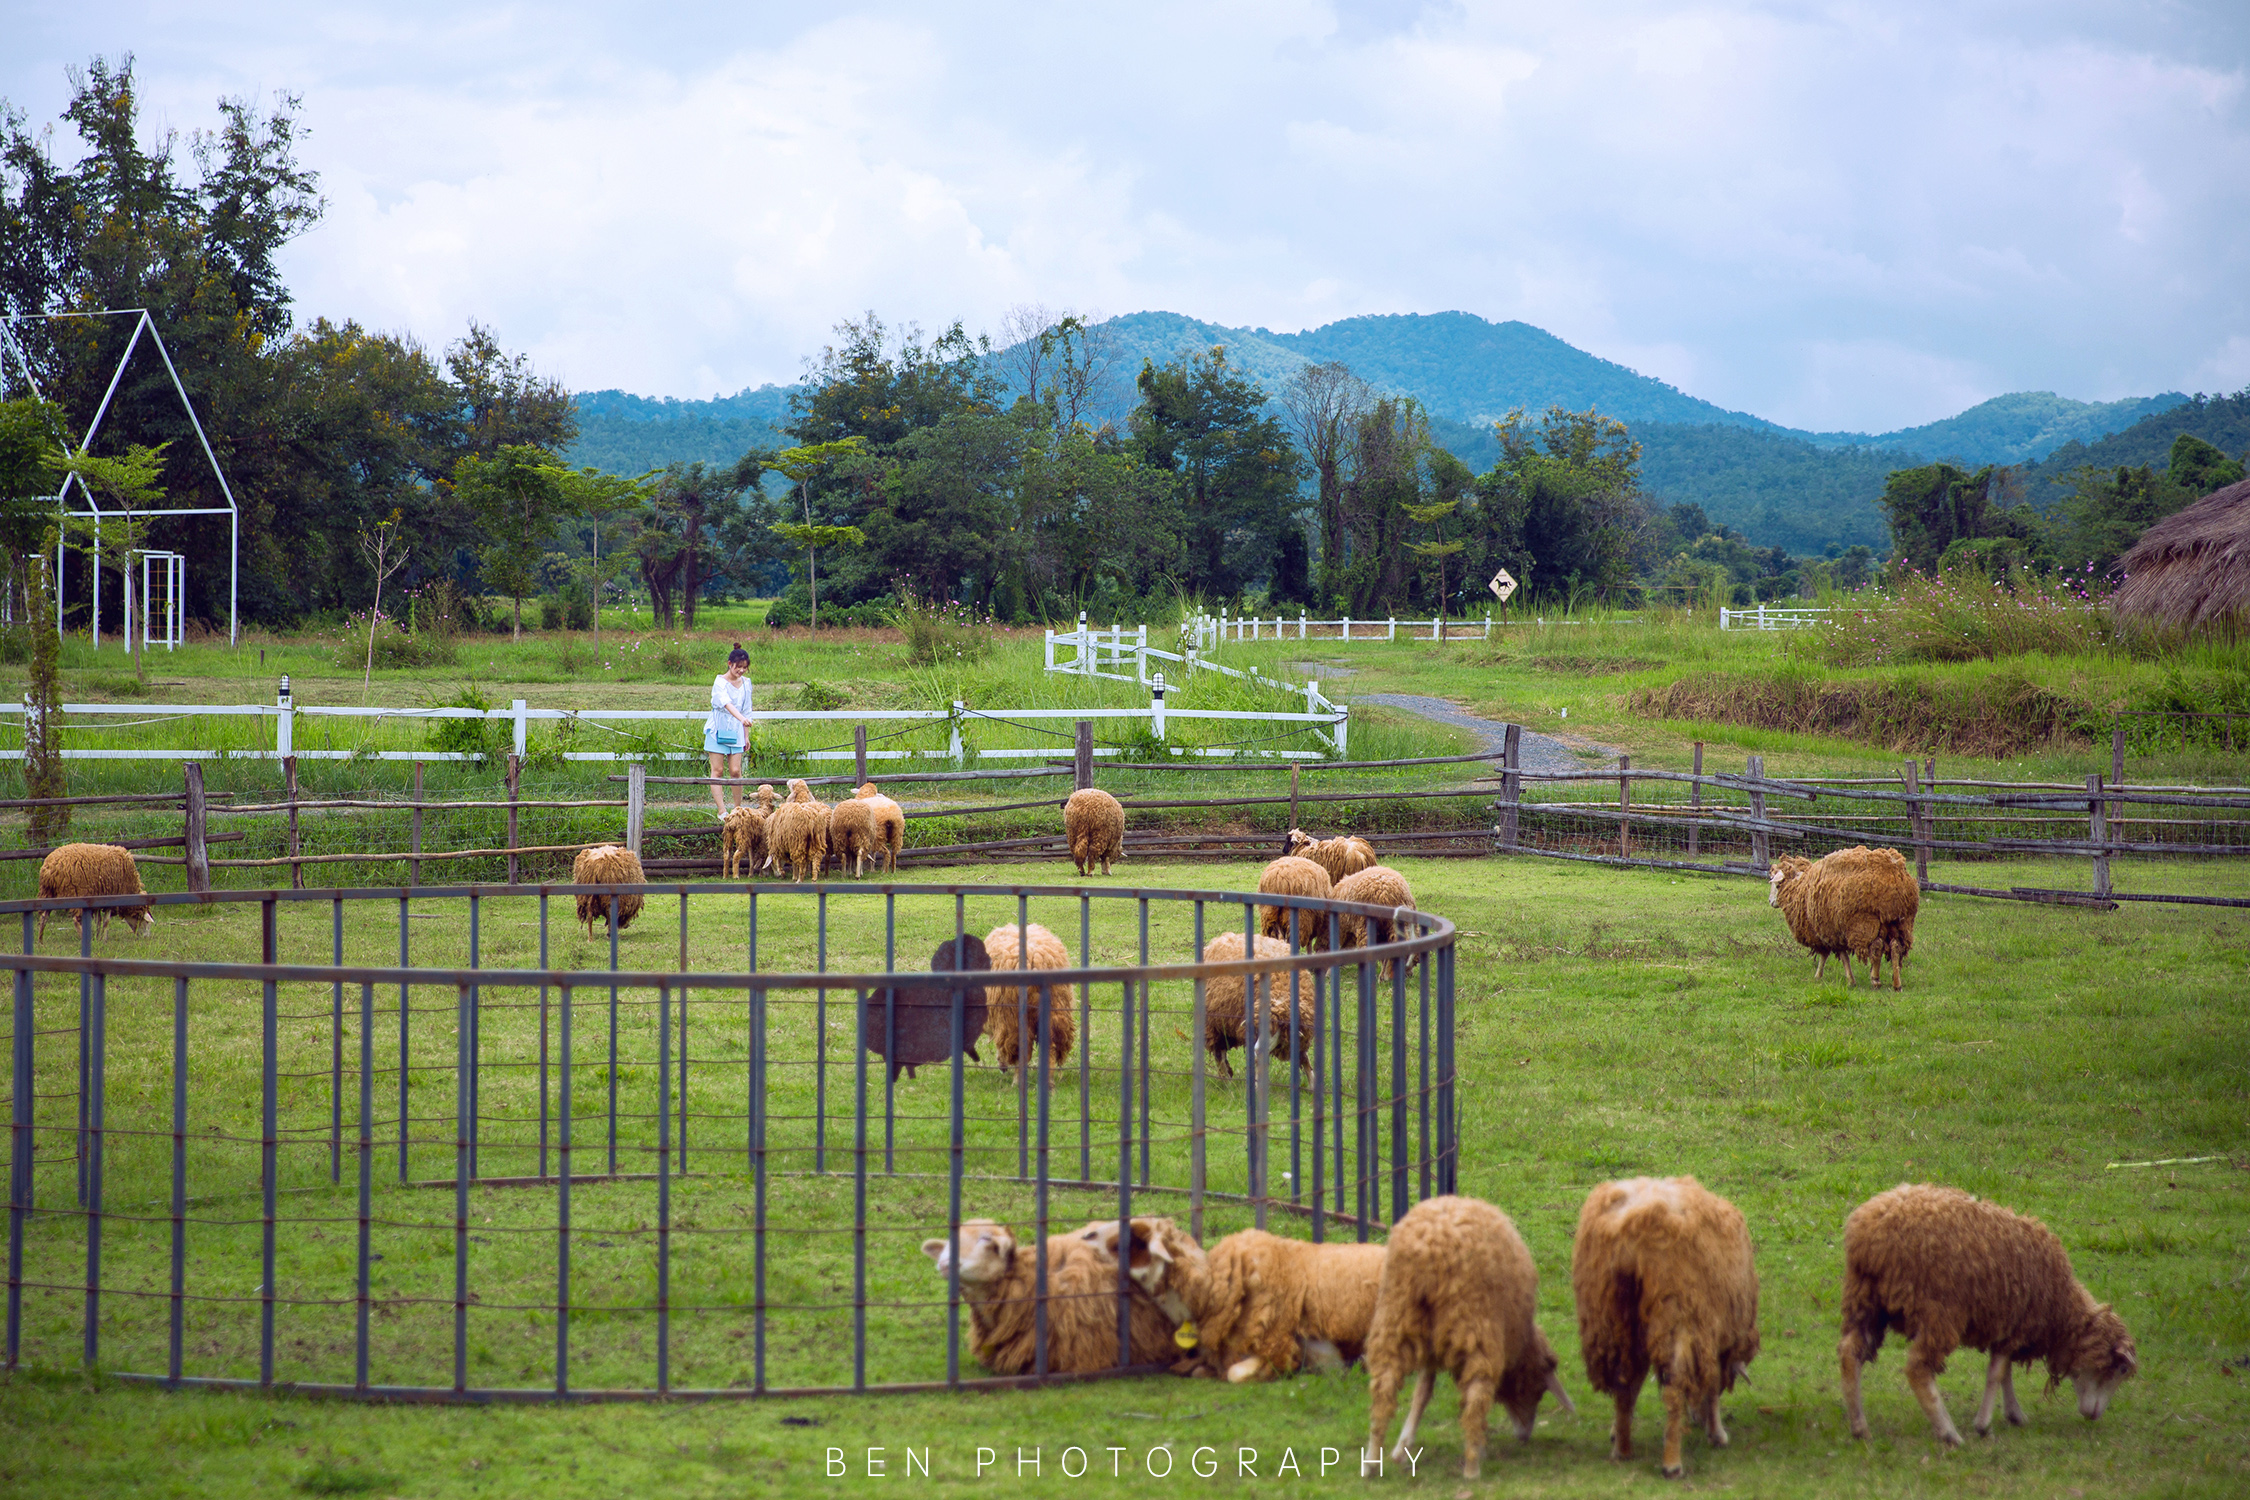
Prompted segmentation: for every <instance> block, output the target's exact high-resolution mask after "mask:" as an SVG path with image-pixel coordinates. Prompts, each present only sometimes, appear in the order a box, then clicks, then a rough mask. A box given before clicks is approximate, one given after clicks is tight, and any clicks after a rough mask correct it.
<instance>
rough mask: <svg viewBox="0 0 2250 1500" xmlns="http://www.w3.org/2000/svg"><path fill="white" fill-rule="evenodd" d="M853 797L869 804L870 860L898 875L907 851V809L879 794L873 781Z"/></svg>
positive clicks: (885, 870) (884, 869)
mask: <svg viewBox="0 0 2250 1500" xmlns="http://www.w3.org/2000/svg"><path fill="white" fill-rule="evenodd" d="M852 795H853V796H854V797H857V798H859V799H861V800H863V801H865V802H866V803H867V806H868V808H869V820H870V822H871V823H872V824H873V829H874V837H873V838H872V839H871V840H870V841H869V844H868V849H867V857H868V858H869V859H871V860H874V861H876V862H877V863H879V864H880V865H881V866H882V867H883V873H884V874H886V875H896V874H897V873H898V857H899V854H900V852H901V851H903V850H904V849H905V848H906V810H905V809H904V808H902V807H900V806H899V805H898V804H897V803H896V802H893V801H892V800H891V799H890V798H888V797H886V796H884V795H883V794H882V793H881V792H879V791H877V790H876V789H875V783H874V782H872V781H870V782H868V783H867V784H866V785H864V786H862V787H861V788H860V789H859V790H858V791H856V792H854V793H852Z"/></svg>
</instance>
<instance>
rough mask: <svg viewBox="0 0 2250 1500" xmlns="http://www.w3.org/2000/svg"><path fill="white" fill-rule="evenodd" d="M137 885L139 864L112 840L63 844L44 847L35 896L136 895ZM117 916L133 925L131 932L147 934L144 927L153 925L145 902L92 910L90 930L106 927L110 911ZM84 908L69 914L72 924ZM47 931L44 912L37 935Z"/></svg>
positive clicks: (76, 923)
mask: <svg viewBox="0 0 2250 1500" xmlns="http://www.w3.org/2000/svg"><path fill="white" fill-rule="evenodd" d="M142 894H145V893H144V892H143V891H142V889H141V871H140V866H138V865H136V864H134V863H133V851H132V850H130V849H121V848H119V847H118V846H117V845H115V844H63V845H61V846H59V847H57V848H54V849H50V850H48V851H47V857H46V858H45V859H43V860H41V861H40V862H39V899H40V900H42V901H47V900H53V899H55V898H57V897H68V896H138V895H142ZM113 913H114V915H116V916H118V917H121V918H123V919H124V921H125V925H126V926H128V927H130V928H132V929H133V936H135V937H147V936H148V930H149V929H150V928H151V927H154V926H155V925H156V918H154V917H152V916H150V915H149V911H148V908H147V907H146V906H120V907H114V908H105V909H101V910H97V911H95V912H94V930H95V931H96V932H98V933H106V932H108V931H109V919H110V917H111V915H112V914H113ZM85 915H86V913H85V910H84V909H80V910H78V911H74V912H72V913H71V914H70V924H71V926H73V927H77V926H79V924H80V923H81V922H82V921H84V920H85ZM46 935H47V913H46V912H41V913H40V914H39V926H38V936H39V937H45V936H46Z"/></svg>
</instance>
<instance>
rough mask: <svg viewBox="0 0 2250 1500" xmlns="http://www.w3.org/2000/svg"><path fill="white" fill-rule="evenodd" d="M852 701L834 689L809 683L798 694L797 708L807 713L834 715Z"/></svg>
mask: <svg viewBox="0 0 2250 1500" xmlns="http://www.w3.org/2000/svg"><path fill="white" fill-rule="evenodd" d="M850 701H851V700H850V699H849V698H848V697H846V696H845V695H844V694H842V693H840V692H838V691H836V689H834V688H832V687H828V686H826V685H825V684H822V683H818V682H808V683H806V684H805V685H804V687H803V688H802V689H801V690H800V691H799V692H798V694H797V706H798V707H799V708H801V709H803V710H804V711H805V712H807V713H815V714H828V713H834V712H835V711H836V710H837V709H839V708H842V707H843V706H844V705H845V704H846V703H848V702H850Z"/></svg>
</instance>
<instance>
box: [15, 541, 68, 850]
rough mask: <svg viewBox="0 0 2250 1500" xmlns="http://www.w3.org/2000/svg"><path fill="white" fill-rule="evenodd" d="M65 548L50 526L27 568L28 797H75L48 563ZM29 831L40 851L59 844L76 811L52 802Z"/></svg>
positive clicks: (32, 819) (34, 814) (35, 810)
mask: <svg viewBox="0 0 2250 1500" xmlns="http://www.w3.org/2000/svg"><path fill="white" fill-rule="evenodd" d="M60 545H61V540H60V534H59V533H58V532H57V531H56V530H55V528H54V527H52V526H49V527H48V528H47V530H46V531H45V532H44V533H42V535H41V536H40V539H39V553H38V556H37V557H35V558H33V559H31V560H30V564H29V567H28V568H27V570H26V571H27V573H28V577H27V579H26V585H27V586H26V589H25V594H26V597H27V600H28V607H29V609H30V617H29V620H28V622H27V623H28V624H29V626H30V629H31V682H30V685H29V688H28V690H27V691H26V692H25V694H24V699H25V702H24V725H23V790H24V795H25V796H26V797H38V798H52V797H65V796H68V795H69V794H70V787H69V784H68V781H67V779H66V778H65V776H64V773H63V758H62V632H61V631H59V630H58V629H56V628H55V595H54V589H53V587H52V585H51V584H50V583H49V581H48V577H47V559H49V558H51V557H53V556H54V555H55V554H56V552H57V550H58V549H59V547H60ZM27 821H28V823H29V825H30V826H29V828H28V830H27V832H28V834H29V836H30V839H31V842H32V844H33V846H34V847H36V846H38V845H40V844H59V843H61V842H62V841H63V835H65V834H67V833H69V832H70V808H69V806H68V805H67V804H64V803H49V804H47V805H46V806H34V807H32V808H30V809H29V818H28V820H27Z"/></svg>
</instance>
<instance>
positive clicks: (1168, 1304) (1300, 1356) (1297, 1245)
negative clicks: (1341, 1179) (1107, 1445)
mask: <svg viewBox="0 0 2250 1500" xmlns="http://www.w3.org/2000/svg"><path fill="white" fill-rule="evenodd" d="M1090 1227H1091V1228H1092V1229H1093V1230H1094V1231H1095V1243H1097V1244H1099V1245H1100V1246H1101V1247H1102V1249H1103V1250H1104V1252H1105V1253H1107V1254H1108V1255H1110V1256H1111V1257H1112V1258H1114V1257H1115V1256H1116V1254H1117V1222H1116V1221H1115V1220H1114V1219H1112V1220H1097V1221H1095V1223H1094V1224H1093V1225H1092V1226H1090ZM1132 1234H1133V1247H1132V1264H1131V1265H1130V1266H1129V1267H1128V1270H1129V1271H1130V1273H1131V1275H1132V1277H1133V1280H1134V1281H1135V1283H1137V1284H1138V1285H1139V1286H1140V1287H1141V1288H1142V1289H1143V1290H1144V1291H1146V1292H1147V1293H1148V1294H1149V1295H1150V1296H1152V1297H1154V1298H1155V1299H1156V1301H1157V1303H1158V1305H1159V1306H1161V1307H1162V1308H1163V1309H1164V1312H1165V1314H1166V1316H1168V1317H1171V1318H1173V1319H1174V1320H1176V1321H1178V1322H1179V1323H1180V1324H1181V1326H1182V1328H1183V1330H1184V1329H1185V1328H1187V1327H1188V1326H1190V1325H1192V1326H1193V1328H1194V1330H1195V1340H1196V1349H1197V1353H1196V1355H1195V1356H1194V1357H1192V1358H1191V1359H1188V1360H1185V1361H1182V1362H1181V1363H1180V1364H1177V1365H1174V1366H1173V1369H1174V1370H1175V1371H1178V1372H1180V1373H1188V1372H1190V1371H1196V1370H1200V1369H1202V1368H1215V1369H1217V1370H1219V1371H1221V1372H1223V1373H1224V1374H1225V1375H1226V1377H1227V1379H1228V1380H1230V1381H1233V1382H1235V1383H1237V1384H1240V1383H1241V1382H1243V1381H1247V1380H1261V1379H1265V1378H1268V1377H1271V1376H1275V1375H1288V1374H1291V1373H1293V1372H1294V1371H1296V1370H1297V1369H1298V1368H1299V1367H1300V1366H1302V1365H1305V1364H1311V1365H1314V1366H1316V1367H1338V1368H1340V1367H1341V1366H1343V1365H1346V1364H1349V1363H1350V1362H1351V1361H1353V1360H1355V1359H1357V1358H1359V1357H1360V1354H1361V1352H1362V1351H1363V1350H1364V1349H1365V1347H1366V1344H1367V1331H1368V1328H1369V1326H1370V1324H1372V1323H1373V1321H1374V1318H1375V1294H1376V1289H1377V1287H1378V1286H1379V1285H1380V1284H1381V1282H1382V1276H1383V1247H1382V1246H1381V1245H1355V1244H1352V1243H1350V1242H1349V1241H1346V1242H1343V1243H1332V1244H1325V1245H1315V1244H1313V1243H1311V1242H1310V1241H1308V1240H1293V1239H1286V1238H1284V1237H1282V1236H1280V1235H1276V1234H1268V1233H1266V1232H1265V1231H1264V1230H1262V1229H1245V1230H1243V1231H1241V1232H1240V1233H1238V1234H1230V1235H1228V1236H1227V1237H1226V1238H1225V1239H1223V1240H1221V1241H1219V1242H1218V1243H1217V1244H1216V1245H1213V1246H1212V1247H1211V1248H1210V1250H1208V1251H1205V1250H1204V1249H1202V1248H1201V1247H1200V1246H1198V1245H1197V1244H1196V1242H1195V1240H1194V1239H1193V1238H1192V1237H1191V1236H1189V1235H1188V1234H1187V1232H1186V1231H1185V1230H1182V1229H1181V1228H1180V1227H1179V1226H1178V1225H1176V1224H1174V1223H1173V1222H1172V1221H1171V1220H1170V1219H1155V1218H1151V1219H1135V1220H1133V1221H1132ZM1144 1247H1145V1248H1144ZM1183 1337H1184V1334H1183Z"/></svg>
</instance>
